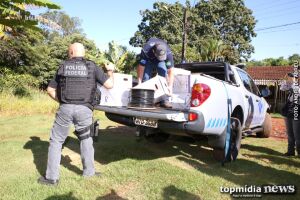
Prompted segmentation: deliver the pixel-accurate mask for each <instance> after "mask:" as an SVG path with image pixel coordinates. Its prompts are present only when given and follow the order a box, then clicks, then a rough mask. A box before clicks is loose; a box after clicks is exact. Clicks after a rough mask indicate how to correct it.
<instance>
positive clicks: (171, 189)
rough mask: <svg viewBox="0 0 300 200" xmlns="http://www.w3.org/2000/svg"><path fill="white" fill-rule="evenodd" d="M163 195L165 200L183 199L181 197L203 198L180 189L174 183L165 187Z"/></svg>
mask: <svg viewBox="0 0 300 200" xmlns="http://www.w3.org/2000/svg"><path fill="white" fill-rule="evenodd" d="M162 196H163V199H164V200H181V199H187V200H192V199H193V200H201V198H200V197H198V196H197V195H194V194H192V193H190V192H187V191H184V190H181V189H178V188H177V187H175V186H174V185H170V186H168V187H165V188H164V190H163V194H162Z"/></svg>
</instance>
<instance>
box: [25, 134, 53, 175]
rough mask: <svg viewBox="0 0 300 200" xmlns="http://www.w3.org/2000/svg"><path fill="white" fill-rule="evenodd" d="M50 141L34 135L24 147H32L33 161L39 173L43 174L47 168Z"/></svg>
mask: <svg viewBox="0 0 300 200" xmlns="http://www.w3.org/2000/svg"><path fill="white" fill-rule="evenodd" d="M48 146H49V142H47V141H43V140H41V139H40V138H39V137H36V136H32V137H30V140H29V141H28V142H27V143H26V144H25V145H24V147H23V148H24V149H30V150H31V151H32V155H33V163H34V164H35V167H36V169H37V171H38V172H39V174H40V175H41V176H43V175H44V174H45V173H46V168H47V151H48Z"/></svg>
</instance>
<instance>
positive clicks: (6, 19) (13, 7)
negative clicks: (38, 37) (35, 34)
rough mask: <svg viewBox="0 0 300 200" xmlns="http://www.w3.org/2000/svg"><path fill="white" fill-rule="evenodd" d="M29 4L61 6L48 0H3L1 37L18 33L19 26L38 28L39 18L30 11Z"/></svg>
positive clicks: (1, 5) (0, 21) (48, 6)
mask: <svg viewBox="0 0 300 200" xmlns="http://www.w3.org/2000/svg"><path fill="white" fill-rule="evenodd" d="M27 5H33V6H39V7H46V8H49V9H60V6H59V5H57V4H55V3H52V2H51V1H48V0H26V1H21V0H1V2H0V39H2V38H4V37H5V36H6V34H17V33H18V32H17V28H18V27H25V28H29V29H34V30H37V26H36V25H38V20H37V18H35V16H33V15H32V14H31V13H30V12H29V11H27V10H26V6H27Z"/></svg>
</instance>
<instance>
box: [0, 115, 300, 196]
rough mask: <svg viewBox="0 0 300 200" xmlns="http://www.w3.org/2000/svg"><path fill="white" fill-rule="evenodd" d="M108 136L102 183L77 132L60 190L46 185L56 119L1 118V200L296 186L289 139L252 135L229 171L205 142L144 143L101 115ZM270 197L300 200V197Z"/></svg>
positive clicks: (100, 162)
mask: <svg viewBox="0 0 300 200" xmlns="http://www.w3.org/2000/svg"><path fill="white" fill-rule="evenodd" d="M97 116H98V118H100V119H101V121H100V123H101V125H100V127H101V135H100V137H99V142H98V143H95V165H96V169H97V171H100V172H102V173H103V175H102V177H97V178H96V177H94V178H90V179H84V178H82V177H81V172H82V166H81V160H80V155H79V153H78V152H79V145H78V141H77V139H75V137H73V134H70V135H71V136H72V137H71V138H70V141H69V143H68V144H67V145H66V147H65V148H64V149H63V151H62V163H61V168H60V169H61V171H60V172H61V177H60V183H59V185H58V186H57V187H47V186H43V185H39V184H38V183H37V179H38V177H39V176H40V175H41V174H44V173H45V170H46V169H45V168H46V159H47V149H48V144H49V143H48V139H49V131H50V129H51V126H52V122H53V119H54V115H47V114H35V115H31V116H23V117H21V116H17V117H16V116H7V117H4V116H2V117H0V154H1V160H0V169H1V170H0V177H1V178H0V199H4V200H6V199H14V200H15V199H29V200H33V199H47V200H51V199H53V200H54V199H66V200H67V199H68V200H75V199H93V200H95V199H183V200H184V199H209V200H210V199H212V200H215V199H232V197H231V196H230V195H229V194H222V193H220V187H221V186H223V187H230V186H234V187H239V186H245V185H248V186H249V185H256V186H260V185H263V184H295V185H297V188H298V190H299V189H300V170H299V168H300V159H299V158H295V157H294V158H285V157H282V156H281V154H282V153H284V152H285V150H286V146H287V142H286V141H285V140H275V139H272V138H269V139H259V138H255V137H248V138H245V139H243V141H242V150H241V154H240V155H239V159H238V160H237V161H236V162H233V163H230V164H227V165H225V167H222V166H221V164H220V163H218V162H216V161H215V160H214V159H213V157H212V153H211V149H210V148H208V147H207V145H206V142H205V141H201V142H196V143H191V142H187V141H186V139H183V138H178V137H172V138H171V139H170V140H169V141H168V142H166V143H164V144H151V143H149V142H147V141H144V140H142V141H140V142H137V141H136V139H135V136H134V132H135V130H134V129H132V128H128V127H123V126H118V124H115V123H113V122H110V121H108V120H107V119H106V118H105V117H104V116H103V114H101V113H100V112H97ZM263 199H300V195H299V191H298V194H296V195H290V196H270V195H264V196H263Z"/></svg>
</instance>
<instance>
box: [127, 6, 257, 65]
mask: <svg viewBox="0 0 300 200" xmlns="http://www.w3.org/2000/svg"><path fill="white" fill-rule="evenodd" d="M184 9H187V10H188V11H187V13H188V17H187V22H188V23H187V38H188V45H187V46H188V49H189V48H195V49H196V51H198V52H200V51H201V46H202V45H203V42H201V41H203V40H204V39H206V38H213V39H215V40H218V41H219V40H221V41H223V43H224V45H225V46H227V53H226V56H225V58H226V59H227V61H230V62H232V63H237V62H239V60H240V59H245V60H247V59H248V58H249V57H250V55H251V53H252V52H253V51H254V48H253V46H252V45H251V38H252V37H255V36H256V34H255V33H254V27H255V23H256V21H255V19H254V17H253V15H252V11H251V10H250V9H248V8H247V7H246V6H245V4H244V1H243V0H228V1H223V0H209V1H206V0H201V1H199V2H198V3H196V4H195V6H194V7H191V6H190V3H189V1H187V3H186V5H182V4H180V3H178V2H176V3H175V4H167V3H164V2H156V3H154V4H153V10H148V9H147V10H145V11H142V12H141V15H142V21H141V23H140V24H139V26H138V31H137V32H136V33H135V34H134V36H133V37H132V38H131V39H130V44H131V45H133V46H139V47H141V46H142V44H144V43H145V41H147V40H148V39H149V38H151V37H158V38H162V39H164V40H166V41H167V42H168V43H169V44H170V46H173V45H180V44H181V41H182V25H183V24H182V23H183V20H181V19H183V13H184ZM178 50H179V49H175V51H176V52H174V54H176V55H179V54H180V52H177V51H178ZM202 51H203V50H202ZM195 54H196V55H197V53H193V54H192V56H195ZM187 56H188V55H187ZM187 59H188V60H191V58H190V57H187Z"/></svg>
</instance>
